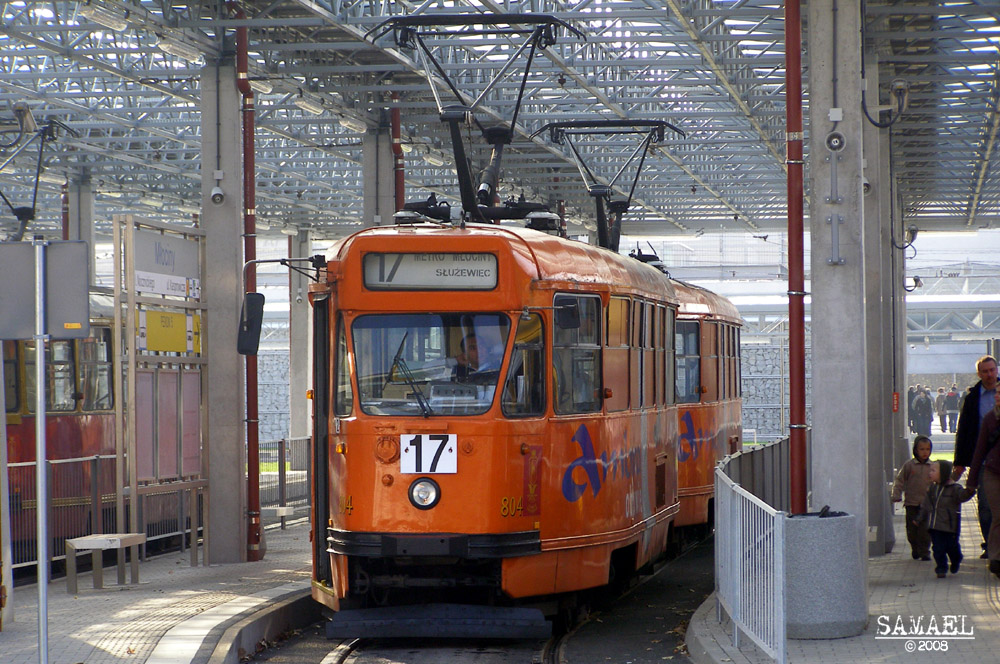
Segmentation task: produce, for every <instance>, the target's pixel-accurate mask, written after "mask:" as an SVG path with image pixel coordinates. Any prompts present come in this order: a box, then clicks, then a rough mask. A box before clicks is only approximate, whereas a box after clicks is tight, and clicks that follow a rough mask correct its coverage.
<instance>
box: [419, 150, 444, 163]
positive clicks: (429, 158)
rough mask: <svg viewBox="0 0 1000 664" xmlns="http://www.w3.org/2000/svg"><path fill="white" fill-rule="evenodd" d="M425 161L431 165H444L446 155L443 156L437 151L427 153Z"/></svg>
mask: <svg viewBox="0 0 1000 664" xmlns="http://www.w3.org/2000/svg"><path fill="white" fill-rule="evenodd" d="M424 161H426V162H427V163H428V164H430V165H431V166H444V157H442V156H441V155H439V154H438V153H436V152H427V153H425V154H424Z"/></svg>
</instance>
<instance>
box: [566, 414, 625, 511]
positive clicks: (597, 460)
mask: <svg viewBox="0 0 1000 664" xmlns="http://www.w3.org/2000/svg"><path fill="white" fill-rule="evenodd" d="M623 439H624V442H625V447H623V449H620V450H617V451H615V452H612V455H611V458H610V459H609V458H608V453H607V452H606V451H605V452H601V456H600V457H598V456H597V452H596V451H595V450H594V441H593V440H592V439H591V438H590V431H588V430H587V427H586V426H585V425H583V424H581V425H580V428H579V429H577V430H576V433H575V434H573V439H572V440H573V442H575V443H576V444H577V445H579V446H580V452H581V455H580V456H579V457H577V458H576V459H575V460H574V461H573V463H571V464H569V467H568V468H566V472H565V474H563V482H562V492H563V496H564V497H565V498H566V500H568V501H570V502H571V503H572V502H576V501H577V500H579V499H580V497H581V496H583V494H584V493H585V492H586V490H587V485H588V484H589V485H590V491H591V493H593V495H594V497H595V498H596V497H597V494H598V493H600V491H601V487H602V485H603V484H604V483H605V482H606V481H607V479H608V469H610V470H611V479H612V480H614V479H617V478H618V474H619V472H620V473H621V476H622V477H623V478H630V477H632V476H633V475H634V474H636V473H638V472H639V455H640V454H641V449H640V448H638V447H635V448H633V449H626V448H627V444H628V436H627V434H626V435H625V436H623ZM577 468H582V469H583V471H584V474H585V477H584V481H583V482H577V481H576V480H574V479H573V471H574V470H576V469H577Z"/></svg>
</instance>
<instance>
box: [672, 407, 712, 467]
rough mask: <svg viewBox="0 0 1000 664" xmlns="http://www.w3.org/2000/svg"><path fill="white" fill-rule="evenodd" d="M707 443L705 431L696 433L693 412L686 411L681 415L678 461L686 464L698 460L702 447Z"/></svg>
mask: <svg viewBox="0 0 1000 664" xmlns="http://www.w3.org/2000/svg"><path fill="white" fill-rule="evenodd" d="M706 442H708V441H707V440H705V431H704V429H698V430H697V431H695V428H694V419H693V418H692V417H691V411H690V410H685V411H684V414H683V415H681V435H680V441H679V444H678V446H677V448H678V449H677V461H678V462H680V463H684V462H685V461H687V460H688V459H697V458H698V455H699V454H700V453H701V447H702V445H704V444H705V443H706Z"/></svg>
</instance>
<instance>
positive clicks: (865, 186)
mask: <svg viewBox="0 0 1000 664" xmlns="http://www.w3.org/2000/svg"><path fill="white" fill-rule="evenodd" d="M861 191H862V192H864V195H865V196H867V195H868V194H870V193H872V183H871V182H869V181H868V178H866V177H865V176H863V175H862V176H861Z"/></svg>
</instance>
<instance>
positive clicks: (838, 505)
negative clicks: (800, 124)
mask: <svg viewBox="0 0 1000 664" xmlns="http://www.w3.org/2000/svg"><path fill="white" fill-rule="evenodd" d="M838 9H839V11H836V12H834V11H833V2H832V0H819V1H817V2H810V3H809V4H808V21H807V25H812V26H818V25H822V26H825V27H824V29H822V30H812V31H810V35H809V83H810V90H809V97H810V99H809V126H810V132H809V133H810V141H811V143H810V149H809V159H810V186H809V187H808V188H807V190H808V191H809V192H810V197H809V218H810V237H811V243H812V244H811V246H812V281H811V290H812V306H811V313H812V326H811V327H812V425H813V430H812V448H811V451H812V459H811V469H812V487H811V488H812V501H811V505H810V507H811V508H812V509H819V508H821V507H822V506H824V505H829V506H830V508H831V509H832V510H835V511H842V512H847V513H849V514H854V515H856V516H857V517H858V518H857V538H858V539H857V546H858V552H859V559H860V560H861V564H862V566H864V567H865V568H866V567H867V563H866V561H867V557H868V543H867V532H868V494H869V490H868V478H867V473H866V472H865V471H864V470H862V469H863V468H865V467H866V466H867V462H868V459H869V454H868V436H869V432H868V425H867V421H866V420H867V415H868V378H869V375H868V368H867V366H864V363H862V365H863V367H862V368H861V370H860V371H859V366H858V365H859V359H861V358H865V357H866V353H867V348H868V346H869V344H870V343H871V340H870V339H869V338H868V332H869V326H868V324H867V318H866V311H865V267H866V265H865V254H864V238H863V234H862V229H863V216H864V210H863V206H862V202H861V201H862V192H861V159H862V126H861V123H862V113H861V95H860V86H859V72H860V71H861V43H860V41H861V40H860V25H859V15H860V11H859V7H858V2H857V0H854V1H853V2H844V1H843V0H841V1H840V2H839V7H838ZM862 572H863V573H862V574H861V577H860V578H861V579H862V580H865V579H867V570H866V569H865V570H862Z"/></svg>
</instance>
